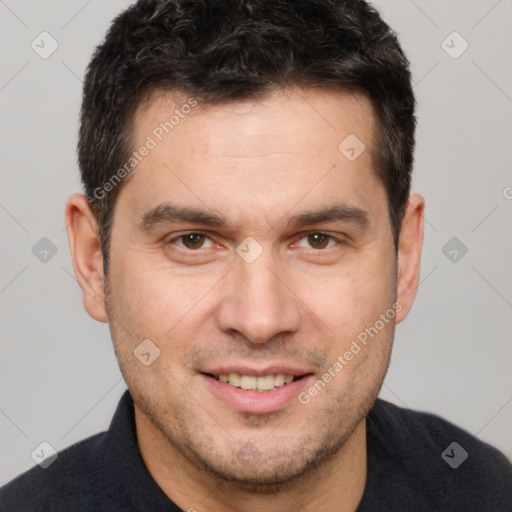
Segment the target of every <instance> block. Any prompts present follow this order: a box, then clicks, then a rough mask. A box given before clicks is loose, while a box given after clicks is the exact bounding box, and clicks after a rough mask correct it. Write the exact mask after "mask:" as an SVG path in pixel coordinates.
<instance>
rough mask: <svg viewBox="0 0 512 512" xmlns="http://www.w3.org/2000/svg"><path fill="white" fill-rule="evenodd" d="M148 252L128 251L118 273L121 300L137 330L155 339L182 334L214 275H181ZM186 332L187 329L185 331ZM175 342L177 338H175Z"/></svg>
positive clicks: (160, 340)
mask: <svg viewBox="0 0 512 512" xmlns="http://www.w3.org/2000/svg"><path fill="white" fill-rule="evenodd" d="M148 261H154V260H151V259H150V258H147V257H145V256H144V255H138V254H134V255H132V256H129V255H126V256H125V257H124V258H123V259H122V261H121V262H120V265H119V266H118V272H117V276H116V282H117V284H118V286H117V289H116V294H117V297H118V298H117V300H116V302H117V304H118V305H119V307H120V308H121V309H122V311H121V313H122V314H123V316H124V317H125V318H127V319H128V322H129V323H130V324H131V325H132V326H134V327H135V329H136V331H137V332H138V333H139V334H141V335H143V336H144V337H148V338H150V339H152V340H154V341H155V342H158V341H159V342H160V343H162V344H163V343H168V339H169V337H172V339H173V340H174V339H175V338H177V337H180V333H181V331H183V329H184V328H185V325H187V322H183V320H184V319H185V318H188V317H189V315H190V316H193V315H194V310H195V307H196V305H198V304H199V302H200V301H201V300H202V299H203V297H205V295H206V294H207V293H208V291H209V290H210V289H211V288H212V287H213V285H214V284H215V281H216V279H218V277H217V278H216V279H215V278H214V276H211V275H210V276H206V275H204V276H201V277H197V276H194V277H193V276H191V275H177V274H176V272H175V271H174V270H172V269H170V268H169V267H168V266H166V265H159V264H156V265H155V264H148ZM181 334H183V333H181ZM173 342H174V341H173Z"/></svg>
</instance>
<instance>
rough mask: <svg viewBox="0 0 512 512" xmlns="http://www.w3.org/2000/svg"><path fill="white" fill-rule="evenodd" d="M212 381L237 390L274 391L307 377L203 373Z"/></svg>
mask: <svg viewBox="0 0 512 512" xmlns="http://www.w3.org/2000/svg"><path fill="white" fill-rule="evenodd" d="M203 375H206V376H207V377H210V378H211V379H215V380H218V381H220V382H223V383H225V384H229V385H231V386H233V387H235V388H240V389H244V390H246V391H262V392H263V391H272V390H273V389H276V388H280V387H282V386H286V385H287V384H290V382H294V381H297V380H300V379H302V378H304V377H306V375H286V374H284V373H277V374H275V375H264V376H261V377H255V376H254V375H241V374H239V373H221V374H219V375H214V374H212V373H203Z"/></svg>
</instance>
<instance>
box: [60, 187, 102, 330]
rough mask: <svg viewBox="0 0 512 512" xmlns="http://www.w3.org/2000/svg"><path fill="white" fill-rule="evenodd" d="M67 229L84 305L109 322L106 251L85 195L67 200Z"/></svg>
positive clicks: (91, 314)
mask: <svg viewBox="0 0 512 512" xmlns="http://www.w3.org/2000/svg"><path fill="white" fill-rule="evenodd" d="M66 229H67V233H68V241H69V250H70V252H71V259H72V261H73V268H74V271H75V276H76V279H77V281H78V284H79V285H80V288H81V289H82V293H83V304H84V307H85V309H86V311H87V313H89V315H90V316H91V317H92V318H94V319H95V320H98V322H107V314H106V311H105V294H104V274H103V254H102V249H101V244H100V240H99V237H98V223H97V220H96V217H95V215H94V213H93V212H92V210H91V208H90V206H89V203H88V202H87V199H86V198H85V196H84V195H82V194H73V195H72V196H71V197H70V198H69V199H68V201H67V203H66Z"/></svg>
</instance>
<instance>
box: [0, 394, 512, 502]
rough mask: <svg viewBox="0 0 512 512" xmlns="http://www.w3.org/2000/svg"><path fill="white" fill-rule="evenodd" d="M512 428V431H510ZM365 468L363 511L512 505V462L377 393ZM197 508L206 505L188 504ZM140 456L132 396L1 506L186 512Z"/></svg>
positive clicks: (2, 492)
mask: <svg viewBox="0 0 512 512" xmlns="http://www.w3.org/2000/svg"><path fill="white" fill-rule="evenodd" d="M511 435H512V433H511ZM367 441H368V443H367V450H368V476H367V482H366V489H365V492H364V496H363V499H362V501H361V503H360V505H359V508H358V512H369V511H372V512H383V511H392V512H400V511H411V512H423V511H434V510H435V511H444V512H452V511H453V512H455V511H460V512H472V511H478V512H511V511H512V465H511V464H510V462H509V461H508V460H507V459H506V457H505V456H504V455H503V454H501V453H500V452H499V451H498V450H496V449H495V448H493V447H491V446H489V445H487V444H485V443H483V442H481V441H479V440H477V439H476V438H475V437H473V436H472V435H470V434H469V433H467V432H466V431H464V430H462V429H460V428H458V427H456V426H454V425H452V424H451V423H448V422H447V421H445V420H443V419H441V418H439V417H438V416H435V415H431V414H426V413H418V412H414V411H410V410H407V409H402V408H400V407H397V406H395V405H392V404H390V403H388V402H385V401H383V400H380V399H379V400H377V402H376V403H375V405H374V407H373V408H372V410H371V411H370V413H369V414H368V417H367ZM194 505H195V506H196V507H195V508H197V510H198V511H200V509H201V507H200V503H197V504H194V503H191V504H190V507H194ZM180 510H181V509H180V508H178V507H177V506H176V505H175V504H174V503H172V502H171V500H170V499H169V498H168V497H167V496H166V495H165V494H164V492H163V491H162V490H161V489H160V487H159V486H158V485H157V484H156V482H155V481H154V480H153V478H152V477H151V475H150V474H149V472H148V470H147V469H146V466H145V465H144V461H143V460H142V458H141V456H140V452H139V449H138V445H137V437H136V431H135V416H134V408H133V400H132V397H131V395H130V393H129V392H128V391H126V392H125V393H124V395H123V396H122V398H121V400H120V402H119V405H118V407H117V410H116V412H115V415H114V418H113V420H112V422H111V424H110V427H109V429H108V431H107V432H103V433H101V434H97V435H95V436H92V437H89V438H88V439H85V440H83V441H81V442H79V443H76V444H74V445H72V446H70V447H69V448H67V449H65V450H63V451H61V452H60V453H59V454H58V457H57V459H56V460H55V461H54V462H53V463H52V464H51V465H50V466H49V467H47V468H46V469H43V468H41V467H39V466H36V467H34V468H32V469H30V470H28V471H27V472H25V473H23V474H22V475H20V476H18V477H17V478H15V479H14V480H12V481H11V482H9V483H8V484H7V485H5V486H4V487H2V488H1V489H0V511H1V512H36V511H37V512H130V511H133V512H135V511H137V512H139V511H148V512H173V511H177V512H179V511H180Z"/></svg>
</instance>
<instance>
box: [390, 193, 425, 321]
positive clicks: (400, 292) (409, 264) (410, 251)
mask: <svg viewBox="0 0 512 512" xmlns="http://www.w3.org/2000/svg"><path fill="white" fill-rule="evenodd" d="M424 210H425V200H424V199H423V197H422V196H420V195H419V194H413V195H411V196H410V197H409V199H408V201H407V206H406V211H405V216H404V220H403V222H402V228H401V230H400V241H399V245H398V274H397V302H398V304H400V305H401V306H402V308H401V309H400V310H398V309H397V315H396V323H397V324H398V323H400V322H401V321H402V320H403V319H404V318H405V317H406V316H407V315H408V313H409V311H410V310H411V307H412V303H413V302H414V298H415V297H416V290H417V289H418V286H419V279H420V262H421V250H422V247H423V224H424V222H423V213H424Z"/></svg>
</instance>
